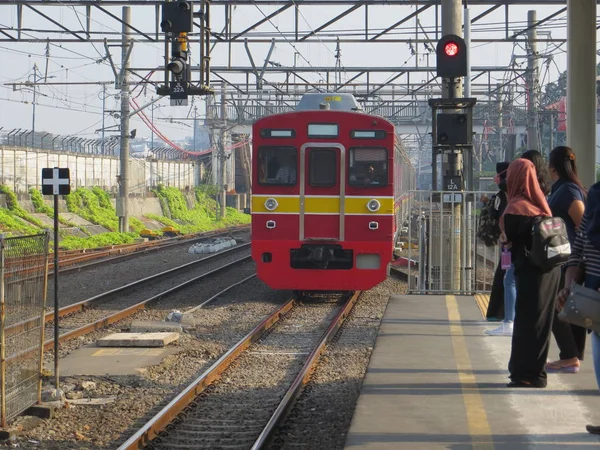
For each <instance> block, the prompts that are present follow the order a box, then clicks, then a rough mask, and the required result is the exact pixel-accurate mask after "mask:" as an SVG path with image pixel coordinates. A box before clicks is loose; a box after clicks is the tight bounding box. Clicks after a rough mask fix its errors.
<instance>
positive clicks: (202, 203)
mask: <svg viewBox="0 0 600 450" xmlns="http://www.w3.org/2000/svg"><path fill="white" fill-rule="evenodd" d="M216 192H217V190H216V187H214V186H203V187H202V188H201V189H197V190H196V191H195V192H194V196H193V197H192V198H190V199H189V200H190V201H189V203H190V204H192V203H193V206H192V207H191V208H190V207H188V201H186V197H185V196H184V194H183V193H182V192H181V191H179V190H178V189H176V188H166V187H163V186H160V187H159V188H158V189H156V191H155V193H156V195H157V197H158V199H159V201H160V202H161V206H162V207H163V211H164V212H165V215H168V216H169V217H163V216H158V215H152V214H148V215H147V216H146V217H148V218H149V219H153V220H156V221H157V222H159V223H161V224H163V225H165V226H172V227H173V228H175V229H177V230H179V231H180V232H182V233H194V232H202V231H209V230H214V229H217V228H222V227H226V226H231V225H238V224H246V223H250V216H248V215H246V214H242V213H241V212H239V211H237V210H235V209H233V208H227V215H226V218H225V219H224V220H217V219H216V211H217V204H216V202H215V199H214V196H215V194H216ZM0 193H2V194H5V195H6V198H7V206H8V207H7V208H2V209H0V231H3V232H6V233H7V234H37V233H39V232H40V229H44V228H46V227H45V225H44V224H43V223H42V222H40V221H39V220H37V219H35V218H34V217H32V216H31V215H30V214H28V213H27V211H25V210H24V209H23V208H21V206H19V203H18V200H17V196H16V195H15V194H14V192H12V191H11V190H10V189H9V188H8V187H7V186H0ZM29 193H30V195H31V201H32V203H33V206H34V208H35V211H36V212H38V213H42V214H46V215H48V216H50V217H53V216H54V209H53V208H51V207H50V206H48V205H47V204H46V203H45V202H44V198H43V196H42V194H41V193H40V191H38V190H37V189H30V191H29ZM65 200H66V202H67V208H68V209H69V211H70V212H71V213H74V214H77V215H78V216H80V217H82V218H84V219H86V220H88V221H89V222H91V223H94V224H96V225H101V226H102V227H104V228H106V229H108V230H110V231H109V232H108V233H101V234H97V235H95V236H89V237H83V238H82V237H75V236H71V235H66V233H61V235H62V239H61V243H60V247H61V248H63V249H80V248H97V247H105V246H109V245H118V244H128V243H133V242H134V241H135V239H137V238H138V237H139V233H140V231H142V230H143V229H145V228H146V226H145V225H144V223H143V222H142V221H141V220H139V219H137V218H135V217H130V219H129V226H130V232H129V233H119V232H118V228H119V219H118V217H117V214H116V211H115V208H114V207H113V206H112V203H111V199H110V196H109V195H108V193H106V192H104V191H103V190H102V189H100V188H98V187H94V188H92V189H85V188H80V189H77V190H75V191H73V192H71V194H70V195H68V196H65ZM59 220H60V221H61V222H62V223H63V224H65V225H67V226H73V227H74V226H75V225H74V224H72V223H70V222H68V221H67V220H66V219H64V218H60V217H59ZM80 229H82V228H81V227H80ZM83 231H84V232H86V231H85V230H83ZM86 233H87V232H86ZM158 233H159V234H160V232H158Z"/></svg>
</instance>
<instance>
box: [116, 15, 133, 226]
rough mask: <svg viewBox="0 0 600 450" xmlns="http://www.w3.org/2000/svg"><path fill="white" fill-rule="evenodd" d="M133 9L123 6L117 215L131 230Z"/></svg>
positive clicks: (120, 222) (121, 223)
mask: <svg viewBox="0 0 600 450" xmlns="http://www.w3.org/2000/svg"><path fill="white" fill-rule="evenodd" d="M130 21H131V9H130V7H129V6H123V27H122V41H121V73H120V75H119V82H120V84H121V154H120V158H121V177H120V192H119V201H117V215H118V216H119V231H120V232H121V233H127V232H128V231H129V209H128V207H129V205H128V203H129V202H128V200H129V199H128V197H129V56H130V54H131V50H130V49H129V46H130V45H131V42H130V36H131V35H130V32H131V31H130V28H129V22H130Z"/></svg>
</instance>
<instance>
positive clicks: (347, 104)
mask: <svg viewBox="0 0 600 450" xmlns="http://www.w3.org/2000/svg"><path fill="white" fill-rule="evenodd" d="M322 105H328V107H327V108H325V109H330V110H334V111H355V112H356V111H360V110H361V108H360V105H359V104H358V102H357V101H356V98H354V95H352V94H347V93H339V92H331V93H330V92H310V93H306V94H304V95H303V96H302V98H301V99H300V101H299V102H298V105H297V106H296V111H315V110H320V109H324V108H323V107H322Z"/></svg>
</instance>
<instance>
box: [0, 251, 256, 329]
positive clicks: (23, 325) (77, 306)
mask: <svg viewBox="0 0 600 450" xmlns="http://www.w3.org/2000/svg"><path fill="white" fill-rule="evenodd" d="M249 245H250V244H241V245H238V246H235V247H232V248H229V249H227V250H224V251H222V252H219V253H215V254H213V255H210V256H207V257H206V258H202V259H198V260H196V261H191V262H189V263H186V264H183V265H181V266H177V267H173V268H172V269H168V270H165V271H163V272H159V273H156V274H154V275H150V276H148V277H146V278H142V279H140V280H137V281H133V282H131V283H128V284H125V285H123V286H119V287H117V288H114V289H111V290H110V291H106V292H103V293H101V294H98V295H94V296H93V297H90V298H88V299H85V300H82V301H80V302H77V303H73V304H71V305H67V306H64V307H62V308H60V309H59V311H58V317H59V318H60V317H64V316H67V315H69V314H73V313H75V312H78V311H81V310H82V309H84V308H85V307H86V306H89V305H90V304H92V303H95V302H98V301H99V300H100V299H103V298H106V297H109V296H111V295H114V294H117V293H119V292H123V291H126V290H128V289H131V288H132V287H135V286H138V285H141V284H144V283H146V282H148V281H152V280H156V279H158V278H161V277H164V276H165V275H169V274H172V273H175V272H179V271H181V270H184V269H187V268H189V267H192V266H195V265H198V264H202V263H204V262H206V261H208V260H211V259H214V258H218V257H220V256H222V255H226V254H228V253H231V252H234V251H237V250H240V249H244V248H247V247H248V246H249ZM38 320H39V319H37V318H36V319H29V320H25V321H22V322H18V323H15V324H14V325H10V326H8V327H6V329H5V332H6V333H7V334H6V335H7V336H11V335H13V334H15V333H19V332H21V331H23V330H24V329H27V327H28V326H29V325H35V324H36V323H37V321H38ZM53 320H54V311H50V312H47V313H46V314H45V316H44V323H48V322H52V321H53Z"/></svg>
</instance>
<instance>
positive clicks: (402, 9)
mask: <svg viewBox="0 0 600 450" xmlns="http://www.w3.org/2000/svg"><path fill="white" fill-rule="evenodd" d="M346 8H348V6H339V7H333V6H332V7H301V9H300V11H301V12H302V15H301V16H300V24H299V26H300V28H301V29H302V30H304V31H306V32H309V31H311V30H314V29H315V28H317V27H319V26H320V25H322V24H323V23H325V22H327V20H328V19H329V18H331V17H333V16H334V15H335V14H337V13H339V12H341V11H344V10H345V9H346ZM39 9H40V11H42V12H44V13H46V14H48V15H50V16H51V17H53V18H55V19H56V20H57V21H58V22H60V23H61V24H63V25H64V26H66V27H68V28H71V29H81V28H82V25H81V24H85V8H84V7H71V6H69V5H68V2H67V1H66V0H65V4H64V6H60V7H56V6H55V7H40V8H39ZM275 9H276V8H275V7H268V6H262V7H254V8H253V7H251V6H248V7H238V8H236V9H235V10H234V12H233V25H232V26H233V32H234V33H235V32H236V31H241V30H243V29H245V28H246V27H248V25H249V24H251V23H254V22H255V21H257V20H260V19H262V18H263V17H264V16H265V15H268V14H269V13H270V12H272V11H274V10H275ZM530 9H535V10H536V11H537V17H538V20H539V19H542V18H543V17H545V16H547V15H550V14H552V13H553V12H555V11H557V10H558V9H560V7H554V6H540V5H537V6H518V7H517V6H511V8H510V17H509V22H510V28H511V31H513V30H521V29H523V28H525V27H526V26H527V25H526V24H527V11H528V10H530ZM292 10H293V8H290V9H289V10H288V11H286V12H285V13H283V14H282V15H280V16H278V17H276V18H274V19H273V20H272V21H270V22H266V23H265V24H263V25H262V26H260V27H259V28H257V29H256V30H254V32H256V33H261V34H262V35H264V36H267V37H270V36H278V37H281V34H280V31H283V32H284V31H289V30H291V29H292V27H293V23H294V22H293V15H292ZM483 10H484V8H482V7H475V6H473V7H471V17H472V18H473V17H475V16H476V15H478V14H479V13H480V12H482V11H483ZM110 11H111V12H113V13H114V14H115V15H117V16H120V15H121V8H120V7H118V8H112V9H110ZM222 11H223V9H222V8H216V7H215V8H213V14H212V17H211V22H212V23H211V25H212V28H213V29H214V30H219V31H220V30H221V29H222V27H223V23H224V18H223V17H222ZM363 11H364V10H363V9H362V8H361V9H359V10H358V11H356V12H354V13H352V14H349V15H348V16H346V17H345V18H344V19H342V20H340V21H339V22H338V23H336V24H334V25H332V26H331V28H330V29H327V30H326V31H325V32H324V33H322V34H319V36H321V38H322V39H328V38H331V37H332V36H333V37H335V36H336V35H338V34H340V35H341V34H345V35H347V34H348V33H352V32H353V33H360V30H361V29H362V28H363V26H364V12H363ZM412 11H414V7H408V6H377V7H371V8H370V9H369V27H370V28H371V29H372V30H376V29H381V28H386V27H388V26H390V25H391V24H393V23H395V22H397V21H398V20H400V18H402V17H404V16H406V15H408V14H410V13H411V12H412ZM215 12H216V13H215ZM16 17H17V15H16V7H15V6H14V5H0V29H4V30H7V29H10V28H11V27H16V23H17V18H16ZM419 20H420V25H421V26H422V27H423V29H425V31H427V32H428V33H429V34H430V37H431V36H433V30H434V24H435V19H434V16H433V8H431V9H430V10H429V11H427V12H426V13H424V14H422V15H420V16H419ZM23 23H24V26H25V27H27V28H29V29H40V28H42V29H45V30H58V28H57V27H56V26H55V25H52V24H51V23H49V22H48V21H46V20H45V19H42V18H41V17H39V16H37V15H36V14H35V13H34V12H32V11H30V10H28V9H27V8H24V22H23ZM132 24H133V25H134V26H136V27H138V28H140V29H142V30H144V31H150V30H153V24H154V8H152V7H135V6H133V7H132ZM416 26H417V23H416V20H415V19H412V20H410V21H408V22H406V23H405V24H403V25H402V26H400V27H398V29H397V30H396V31H395V32H394V33H396V37H406V36H409V35H411V34H414V30H415V27H416ZM276 27H277V28H276ZM92 29H96V30H103V31H104V32H109V33H113V35H115V36H118V35H119V34H120V32H121V26H120V24H119V23H118V22H116V21H114V20H112V19H108V17H107V16H106V15H104V14H103V13H101V12H100V11H98V10H93V14H92ZM28 33H29V34H32V33H33V32H28ZM46 34H47V35H48V36H50V37H52V36H57V35H58V34H57V33H55V32H52V33H46ZM539 34H540V37H548V36H551V37H552V38H564V37H566V14H561V15H559V16H557V17H556V18H554V19H552V20H551V21H549V22H548V23H546V24H544V25H543V26H542V27H541V28H540V29H539ZM38 35H39V34H38ZM0 36H2V35H1V34H0ZM61 36H64V34H61ZM421 37H423V35H421ZM472 37H473V38H474V39H475V38H484V37H491V38H503V37H504V8H499V9H498V10H497V11H495V12H493V13H491V14H490V15H488V16H487V17H485V18H484V19H482V20H481V21H480V22H478V23H477V24H475V25H474V26H473V31H472ZM232 49H233V50H232V64H233V65H234V66H249V65H250V61H249V59H248V56H247V54H246V50H245V48H244V45H243V41H242V43H239V44H234V45H233V46H232ZM251 49H252V54H253V57H254V60H255V62H256V63H257V64H262V61H263V60H264V59H265V57H266V54H267V52H268V49H269V44H255V45H252V46H251ZM110 50H111V54H112V56H113V59H114V61H115V62H117V64H119V63H120V48H118V47H111V48H110ZM46 51H47V49H46V44H45V43H41V44H28V43H19V42H17V43H12V42H0V127H2V128H0V132H5V131H7V130H10V129H13V128H27V129H31V127H32V113H33V107H32V98H33V95H32V91H31V89H30V88H23V89H21V88H17V90H13V88H12V86H7V85H6V83H11V82H25V81H27V80H28V79H29V80H33V70H32V68H33V66H34V65H37V67H38V70H39V72H40V73H42V74H44V73H45V72H46V70H47V74H48V77H49V78H48V82H61V83H62V82H89V83H91V84H89V85H85V86H67V85H54V86H41V87H39V89H38V93H39V96H38V102H37V106H36V115H35V128H36V131H46V132H51V133H55V134H77V135H79V136H81V137H87V138H95V137H99V136H100V134H99V132H98V131H97V130H99V129H100V128H101V126H102V118H103V115H102V96H103V88H104V87H103V86H102V85H99V84H94V83H98V82H111V83H112V82H114V75H113V73H112V69H111V67H110V64H109V63H108V61H106V59H105V58H104V57H105V54H106V52H105V49H104V46H103V45H102V44H94V45H91V44H89V43H67V44H60V45H59V44H55V43H52V42H51V44H50V46H49V55H50V56H49V57H48V58H47V57H46ZM191 51H192V63H194V64H197V62H198V58H197V57H195V55H197V54H198V48H197V46H196V47H194V46H192V48H191ZM341 51H342V58H341V61H342V65H343V66H344V67H361V66H363V67H364V66H367V65H373V66H397V67H398V68H402V67H414V66H415V65H417V63H418V65H419V66H426V65H427V57H426V56H424V53H425V48H424V46H423V45H422V44H421V45H420V46H419V54H420V58H419V61H418V62H417V61H416V57H415V56H414V55H411V49H410V48H409V46H408V45H407V44H405V43H388V44H386V43H379V44H342V48H341ZM538 51H539V52H540V53H541V54H542V55H543V56H544V58H543V59H541V61H540V67H541V70H540V78H541V81H542V84H545V83H547V82H552V81H556V79H557V78H558V76H559V73H560V72H561V71H563V70H565V69H566V64H567V63H566V44H564V45H562V46H558V45H557V44H553V43H549V44H546V43H539V44H538ZM296 52H298V53H299V55H300V56H299V57H298V58H297V65H298V66H305V67H310V66H313V67H316V66H334V65H335V57H334V54H335V43H324V42H319V41H317V42H315V43H310V44H306V43H295V42H292V41H289V42H281V43H278V44H277V45H276V47H275V50H274V52H273V54H272V56H271V58H270V59H271V61H276V62H278V63H281V64H283V65H288V66H293V64H294V54H295V53H296ZM513 54H514V55H517V56H524V55H525V54H526V51H525V48H524V47H522V46H521V47H519V46H514V45H513V43H508V42H505V43H488V44H483V43H473V45H472V48H471V64H472V65H475V66H500V67H506V66H507V65H508V63H509V62H510V59H511V55H513ZM163 56H164V46H163V44H152V43H147V42H144V41H143V39H139V40H137V41H136V42H135V44H134V48H133V52H132V59H131V66H132V67H138V68H155V67H157V66H159V65H161V64H162V63H163ZM518 61H519V62H520V63H521V64H523V67H525V64H526V61H525V60H524V59H521V58H520V59H518ZM227 63H228V53H227V45H226V44H217V45H216V47H215V49H214V50H213V53H212V61H211V64H212V65H213V66H222V65H226V64H227ZM434 64H435V56H434V55H433V54H432V55H431V56H429V66H433V65H434ZM144 75H145V74H144ZM492 76H493V77H494V78H496V80H492V81H493V82H495V81H501V80H502V79H503V78H504V77H506V76H508V75H507V74H505V73H504V72H496V73H493V74H492ZM51 77H53V78H51ZM159 77H162V74H160V73H156V74H155V75H154V78H153V79H159ZM307 77H308V78H309V79H310V80H312V81H318V80H319V79H320V78H322V77H320V76H319V75H318V74H309V75H307ZM346 77H347V75H346V74H342V78H343V79H344V78H346ZM382 77H383V78H382V79H380V80H375V79H372V80H371V81H384V80H385V78H386V77H389V74H388V75H385V76H382ZM229 78H230V79H232V80H233V79H235V76H233V75H232V76H229ZM484 78H485V80H484ZM238 79H239V78H238ZM268 79H270V80H278V79H279V80H281V78H277V77H276V76H275V75H269V76H268ZM405 79H406V78H401V79H399V80H398V81H397V82H399V81H401V80H405ZM425 79H426V74H421V75H417V76H415V75H414V74H413V76H411V82H417V81H421V80H425ZM483 81H487V77H482V78H481V79H480V81H478V82H483ZM133 96H134V97H136V96H137V99H136V101H137V102H138V103H139V104H144V103H147V102H148V101H150V100H151V99H152V98H155V97H156V93H155V92H153V89H151V88H147V89H145V90H143V89H141V88H136V89H135V91H134V94H133ZM190 100H191V99H190ZM195 107H197V114H198V116H199V117H202V116H204V111H205V106H204V100H203V99H202V98H200V97H196V98H194V101H193V103H192V102H191V101H190V105H189V106H188V107H170V106H169V99H168V98H163V99H162V100H160V101H159V102H157V103H156V104H155V108H154V113H153V114H154V118H155V123H156V125H157V127H158V129H159V130H160V131H161V132H162V133H163V134H164V135H166V136H167V137H169V139H171V140H180V139H182V138H184V137H185V136H190V135H191V134H192V129H191V127H190V124H191V122H190V121H183V120H176V119H179V118H182V117H188V118H189V117H193V115H194V108H195ZM105 109H106V110H114V111H118V110H119V109H120V102H119V100H118V91H116V90H115V88H114V84H107V85H106V101H105ZM146 114H147V115H148V116H149V117H150V116H151V114H152V110H151V108H148V109H147V110H146ZM170 118H171V120H170ZM173 118H175V119H173ZM104 120H105V125H106V126H107V127H109V126H113V125H115V124H118V120H116V119H115V118H113V117H112V116H111V115H110V114H109V113H107V114H105V116H104ZM130 127H131V129H134V128H135V129H137V136H138V137H149V136H150V135H151V133H150V131H149V130H148V128H147V127H146V126H145V125H144V124H143V122H142V121H141V120H140V119H138V118H134V119H132V121H131V125H130ZM113 130H115V129H114V128H113ZM107 134H116V133H115V132H114V131H113V132H112V133H111V132H107Z"/></svg>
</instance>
